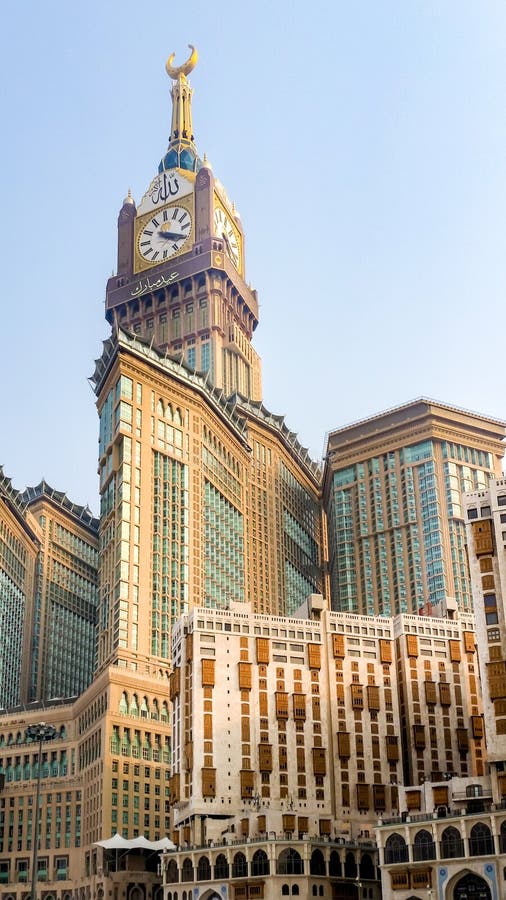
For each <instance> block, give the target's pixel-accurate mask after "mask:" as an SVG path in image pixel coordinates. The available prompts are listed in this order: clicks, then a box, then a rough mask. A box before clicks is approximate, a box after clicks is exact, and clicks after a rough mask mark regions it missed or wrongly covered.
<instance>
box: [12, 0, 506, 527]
mask: <svg viewBox="0 0 506 900" xmlns="http://www.w3.org/2000/svg"><path fill="white" fill-rule="evenodd" d="M188 43H192V44H195V45H196V46H197V48H198V51H199V54H200V61H199V65H198V67H197V68H196V70H195V71H194V72H193V74H192V76H191V83H192V86H193V88H194V98H193V123H194V130H195V135H196V142H197V147H198V149H199V151H200V153H201V155H202V154H203V152H204V151H205V152H206V153H207V155H208V157H209V159H210V161H211V163H212V165H213V168H214V172H215V174H216V175H217V177H218V178H220V180H221V181H223V183H224V184H225V187H226V188H227V191H228V194H229V195H230V196H231V198H232V199H234V200H235V203H236V206H237V208H238V210H239V211H240V213H241V216H242V221H243V224H244V227H245V230H246V237H247V245H246V265H247V278H248V280H249V281H251V283H252V285H253V286H254V287H256V288H257V290H258V293H259V300H260V325H259V327H258V329H257V332H256V335H255V346H256V349H257V350H258V352H259V353H260V354H261V356H262V360H263V383H264V400H265V403H266V405H267V406H268V407H269V408H270V409H271V410H272V411H273V412H275V413H276V414H280V413H282V414H285V415H286V421H287V424H288V426H289V427H290V428H291V429H292V430H294V431H296V432H298V434H299V439H300V441H301V442H302V443H303V444H304V445H305V446H308V447H309V449H310V451H311V453H312V455H313V456H314V457H315V458H320V457H321V455H322V452H323V446H324V439H325V433H326V432H327V431H329V430H332V429H334V428H337V427H339V426H341V425H344V424H347V423H349V422H351V421H353V420H355V419H358V418H362V417H364V416H367V415H371V414H373V413H375V412H378V411H380V410H383V409H386V408H388V407H390V406H393V405H396V404H399V403H403V402H405V401H408V400H411V399H413V398H415V397H417V396H420V395H424V396H429V397H433V398H435V399H439V400H442V401H444V402H447V403H451V404H456V405H458V406H463V407H466V408H468V409H473V410H477V411H479V412H483V413H487V414H490V415H492V416H495V417H499V418H503V417H505V418H506V397H505V385H504V376H503V368H504V359H505V354H504V346H505V343H506V328H505V318H504V295H505V285H506V277H505V276H506V271H505V269H506V254H505V237H506V228H505V224H506V223H505V210H506V172H505V159H506V153H505V150H506V115H505V95H506V90H505V89H506V3H504V0H497V2H488V0H473V2H471V0H360V2H357V3H354V2H349V0H346V2H344V0H328V2H323V0H313V2H312V3H307V2H299V0H292V2H283V0H278V2H277V3H274V2H272V0H269V2H265V0H255V2H251V0H250V2H245V3H244V2H243V3H238V2H237V0H236V2H234V3H231V2H229V0H222V2H221V3H219V4H214V3H209V2H208V0H206V2H201V0H194V2H192V3H183V4H174V3H169V2H168V3H164V4H145V3H140V2H138V0H121V2H120V0H111V2H107V0H100V2H98V0H86V2H84V3H69V2H68V0H45V2H43V3H42V2H38V0H28V2H26V0H25V2H24V3H16V2H15V0H10V2H9V0H6V2H5V4H3V6H2V33H1V35H0V50H1V52H0V67H1V70H2V71H1V81H2V100H1V101H0V102H1V121H2V126H3V127H2V139H1V141H0V166H1V172H2V214H1V217H0V230H1V248H2V254H3V258H2V282H3V284H2V289H1V303H2V311H3V326H4V327H3V329H2V331H3V335H2V349H1V354H0V377H1V386H2V416H1V426H0V427H1V432H0V435H1V440H0V463H3V465H4V469H5V472H6V473H7V474H8V475H10V476H11V477H12V479H13V483H14V486H15V487H17V488H23V487H24V486H25V485H26V484H36V483H37V482H38V481H39V480H40V478H41V477H42V476H44V477H45V478H46V479H47V480H48V481H49V483H50V484H51V485H52V486H54V487H56V488H58V489H59V490H65V491H66V492H67V494H68V495H69V497H70V498H71V499H73V500H75V501H77V502H80V503H86V502H88V503H89V504H90V506H91V507H92V509H93V510H94V511H96V510H97V509H98V503H97V499H96V498H97V479H96V458H97V434H98V420H97V416H96V410H95V405H94V395H93V392H92V390H91V388H90V386H89V384H88V382H87V378H88V376H89V375H91V373H92V371H93V368H94V359H95V358H96V357H97V356H99V355H100V353H101V342H102V340H103V339H105V338H106V337H107V335H108V326H107V323H106V322H105V319H104V316H103V302H104V292H105V282H106V279H107V277H108V276H109V275H110V274H111V271H112V270H113V269H114V268H115V264H116V234H117V232H116V219H117V214H118V211H119V209H120V207H121V203H122V200H123V197H124V196H125V194H126V192H127V190H128V188H129V187H130V188H131V189H132V194H133V196H134V197H135V198H136V199H137V200H140V198H141V196H142V194H143V192H144V191H145V189H146V187H147V186H148V184H149V181H150V179H151V178H152V176H153V175H154V174H155V172H156V169H157V165H158V162H159V160H160V157H161V156H162V155H163V153H164V151H165V149H166V146H167V141H168V135H169V131H170V95H169V90H170V83H169V79H168V78H167V75H166V74H165V68H164V67H165V61H166V58H167V56H168V55H169V53H171V52H173V51H174V52H175V53H176V60H175V63H176V64H179V63H181V62H183V61H184V59H185V58H186V55H187V52H188V51H187V45H188Z"/></svg>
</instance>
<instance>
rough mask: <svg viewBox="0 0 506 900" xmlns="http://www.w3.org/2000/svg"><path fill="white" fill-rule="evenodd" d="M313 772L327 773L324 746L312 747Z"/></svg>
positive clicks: (316, 773) (318, 773)
mask: <svg viewBox="0 0 506 900" xmlns="http://www.w3.org/2000/svg"><path fill="white" fill-rule="evenodd" d="M313 774H314V775H326V774H327V761H326V756H325V749H324V747H313Z"/></svg>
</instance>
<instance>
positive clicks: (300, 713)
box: [293, 694, 306, 721]
mask: <svg viewBox="0 0 506 900" xmlns="http://www.w3.org/2000/svg"><path fill="white" fill-rule="evenodd" d="M293 717H294V719H298V720H299V721H300V720H303V719H305V718H306V695H305V694H293Z"/></svg>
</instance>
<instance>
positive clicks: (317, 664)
mask: <svg viewBox="0 0 506 900" xmlns="http://www.w3.org/2000/svg"><path fill="white" fill-rule="evenodd" d="M307 649H308V655H309V668H310V669H321V665H322V658H321V649H320V645H319V644H308V645H307Z"/></svg>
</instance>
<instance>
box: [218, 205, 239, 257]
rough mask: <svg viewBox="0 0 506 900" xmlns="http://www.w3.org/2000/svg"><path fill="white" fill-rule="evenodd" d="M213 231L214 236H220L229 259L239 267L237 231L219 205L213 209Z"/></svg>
mask: <svg viewBox="0 0 506 900" xmlns="http://www.w3.org/2000/svg"><path fill="white" fill-rule="evenodd" d="M214 231H215V234H216V237H219V238H222V240H223V243H224V244H225V250H226V251H227V253H228V255H229V256H230V259H231V260H232V262H233V264H234V266H236V268H238V267H239V242H238V240H237V233H236V230H235V228H234V226H233V225H232V222H231V221H230V219H229V217H228V216H227V215H226V214H225V213H224V212H223V210H222V209H221V207H220V206H217V207H216V209H215V210H214Z"/></svg>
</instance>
